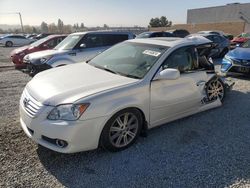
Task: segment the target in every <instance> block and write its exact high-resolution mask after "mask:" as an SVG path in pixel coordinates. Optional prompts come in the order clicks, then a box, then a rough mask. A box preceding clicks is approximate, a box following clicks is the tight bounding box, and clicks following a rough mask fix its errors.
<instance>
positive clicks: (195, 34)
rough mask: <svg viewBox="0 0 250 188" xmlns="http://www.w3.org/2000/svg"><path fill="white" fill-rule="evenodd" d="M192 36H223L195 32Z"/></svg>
mask: <svg viewBox="0 0 250 188" xmlns="http://www.w3.org/2000/svg"><path fill="white" fill-rule="evenodd" d="M190 36H203V37H207V36H221V35H217V34H214V33H194V34H191V35H190Z"/></svg>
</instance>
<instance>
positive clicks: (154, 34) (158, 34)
mask: <svg viewBox="0 0 250 188" xmlns="http://www.w3.org/2000/svg"><path fill="white" fill-rule="evenodd" d="M150 37H152V38H153V37H163V33H153V34H152V35H151V36H150Z"/></svg>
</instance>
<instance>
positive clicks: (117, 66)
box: [89, 42, 168, 79]
mask: <svg viewBox="0 0 250 188" xmlns="http://www.w3.org/2000/svg"><path fill="white" fill-rule="evenodd" d="M167 49H168V47H166V46H159V45H152V44H141V43H134V42H123V43H120V44H118V45H116V46H114V47H112V48H110V49H108V50H106V51H104V52H103V53H101V54H100V55H98V56H96V57H95V58H94V59H92V60H91V61H90V62H89V64H90V65H92V66H95V67H97V68H100V69H103V70H106V71H109V72H112V73H114V74H119V75H122V76H126V77H130V78H136V79H141V78H143V77H144V76H145V75H146V74H147V72H148V71H149V70H150V69H151V67H152V66H153V65H154V64H155V62H156V61H157V60H158V59H159V58H160V57H161V56H162V54H163V53H164V52H165V51H166V50H167Z"/></svg>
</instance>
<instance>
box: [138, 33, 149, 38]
mask: <svg viewBox="0 0 250 188" xmlns="http://www.w3.org/2000/svg"><path fill="white" fill-rule="evenodd" d="M150 35H151V33H149V32H145V33H141V34H139V35H137V36H136V38H149V36H150Z"/></svg>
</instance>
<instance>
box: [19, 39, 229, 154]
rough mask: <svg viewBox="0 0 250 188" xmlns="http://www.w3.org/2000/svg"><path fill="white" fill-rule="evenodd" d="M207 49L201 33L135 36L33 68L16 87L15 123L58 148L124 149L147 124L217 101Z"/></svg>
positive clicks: (220, 88)
mask: <svg viewBox="0 0 250 188" xmlns="http://www.w3.org/2000/svg"><path fill="white" fill-rule="evenodd" d="M211 46H212V45H211V41H210V40H208V39H206V38H203V37H189V38H185V39H180V38H164V39H163V38H154V39H134V40H130V41H126V42H122V43H120V44H118V45H116V46H114V47H112V48H110V49H109V50H107V51H105V52H103V53H102V54H100V55H98V56H96V57H95V58H94V59H92V60H91V61H90V62H88V63H79V64H75V65H69V66H65V67H59V68H56V69H52V70H48V71H44V72H42V73H39V74H38V75H36V76H35V77H34V78H33V79H32V80H31V81H30V82H29V83H28V84H27V86H26V87H25V89H24V91H23V94H22V97H21V100H20V122H21V126H22V128H23V130H24V132H25V133H26V134H27V135H28V137H30V138H32V139H33V140H34V141H35V142H37V143H39V144H40V145H43V146H45V147H47V148H50V149H52V150H54V151H58V152H62V153H73V152H79V151H86V150H92V149H95V148H97V147H98V146H102V147H104V148H106V149H108V150H110V151H119V150H122V149H125V148H127V147H128V146H130V145H131V144H133V143H134V142H135V141H136V139H137V138H138V136H139V135H140V133H142V132H143V131H146V130H147V129H150V128H153V127H156V126H159V125H162V124H165V123H167V122H170V121H173V120H176V119H179V118H183V117H185V116H189V115H192V114H195V113H198V112H201V111H205V110H208V109H211V108H215V107H219V106H221V104H222V101H223V99H224V97H225V84H224V82H223V81H222V80H221V79H220V78H219V77H217V76H216V74H215V72H214V66H213V64H212V62H211V61H209V59H207V58H206V57H205V55H206V54H207V53H208V49H209V48H210V47H211Z"/></svg>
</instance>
